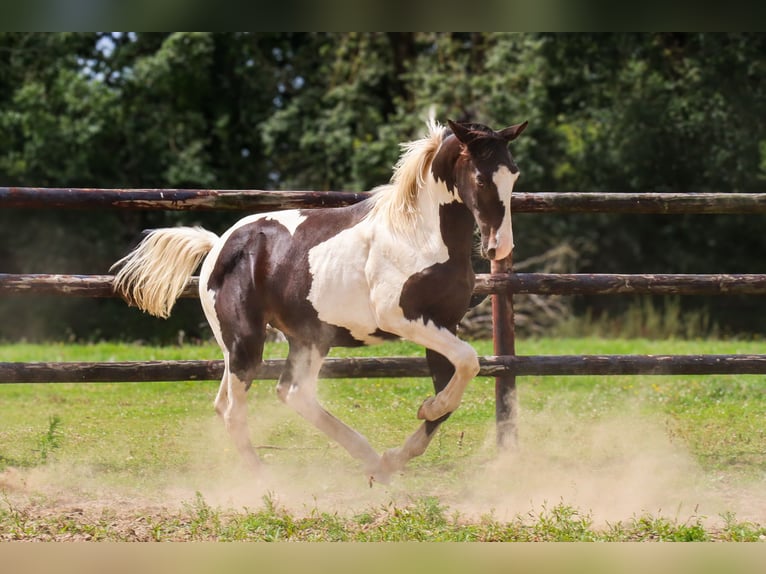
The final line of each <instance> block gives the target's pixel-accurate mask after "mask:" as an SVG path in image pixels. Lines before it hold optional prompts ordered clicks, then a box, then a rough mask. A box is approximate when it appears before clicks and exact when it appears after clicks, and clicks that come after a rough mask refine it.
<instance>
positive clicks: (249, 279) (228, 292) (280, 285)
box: [201, 202, 381, 347]
mask: <svg viewBox="0 0 766 574" xmlns="http://www.w3.org/2000/svg"><path fill="white" fill-rule="evenodd" d="M365 204H366V202H362V203H360V204H355V205H353V206H349V207H345V208H330V209H314V210H291V211H282V212H275V213H267V214H259V215H252V216H248V217H246V218H244V219H242V220H240V221H239V222H238V223H237V224H235V225H234V226H232V228H230V229H229V231H227V232H226V233H225V234H224V235H223V236H222V238H221V241H220V244H219V245H218V246H217V249H216V250H214V252H211V255H210V257H211V261H209V262H206V265H205V269H206V272H207V275H208V276H207V277H204V278H202V281H201V289H203V288H204V289H207V290H208V295H209V296H210V298H211V300H212V301H215V303H214V305H213V306H214V308H215V315H216V319H217V320H218V322H219V323H221V330H222V331H223V332H224V335H225V331H226V330H227V328H233V329H235V330H237V331H243V330H246V329H251V330H252V329H262V328H263V326H264V325H265V323H270V324H272V325H273V326H274V327H277V328H278V329H280V330H282V331H283V332H284V333H285V335H286V336H287V337H288V339H290V338H293V339H297V340H305V341H316V342H317V343H318V344H322V346H328V347H329V346H336V345H343V346H353V345H359V344H366V343H374V342H378V341H379V340H380V339H381V337H379V336H373V333H374V332H375V331H376V329H377V327H376V325H375V324H374V318H373V315H372V313H371V311H370V304H369V289H368V287H367V283H366V280H365V276H364V270H365V264H366V257H367V249H368V248H367V233H366V231H365V225H364V221H365V215H366V214H367V212H368V210H369V206H368V205H365ZM203 283H204V284H203ZM206 313H207V311H206ZM208 315H209V313H208ZM208 318H210V317H208ZM256 324H258V325H256ZM227 325H230V326H231V327H227ZM223 339H224V342H226V340H227V339H228V340H231V339H232V336H229V337H226V336H223ZM227 346H228V344H227Z"/></svg>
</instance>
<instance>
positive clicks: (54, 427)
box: [37, 415, 61, 464]
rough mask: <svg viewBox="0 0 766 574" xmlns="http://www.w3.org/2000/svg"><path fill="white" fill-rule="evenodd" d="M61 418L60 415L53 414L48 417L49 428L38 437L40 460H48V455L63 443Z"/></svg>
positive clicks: (42, 461) (43, 461)
mask: <svg viewBox="0 0 766 574" xmlns="http://www.w3.org/2000/svg"><path fill="white" fill-rule="evenodd" d="M60 426H61V418H60V417H59V416H58V415H52V416H51V417H49V418H48V430H46V431H45V432H44V433H43V434H41V435H40V436H39V437H38V439H37V452H38V453H39V454H40V462H41V463H43V464H45V463H46V462H48V455H50V453H52V452H53V451H54V450H56V449H57V448H59V446H60V445H61V431H60V430H59V427H60Z"/></svg>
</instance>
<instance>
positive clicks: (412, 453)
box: [373, 349, 455, 482]
mask: <svg viewBox="0 0 766 574" xmlns="http://www.w3.org/2000/svg"><path fill="white" fill-rule="evenodd" d="M426 359H427V361H428V367H429V370H430V371H431V378H432V379H433V384H434V391H435V392H436V393H438V392H439V391H441V390H442V389H443V388H444V387H446V386H447V383H449V381H450V379H451V378H452V375H454V374H455V367H454V366H453V365H452V363H450V362H449V360H448V359H447V358H446V357H445V356H444V355H440V354H439V353H437V352H436V351H432V350H431V349H426ZM450 414H451V413H447V414H446V415H444V416H442V417H441V418H439V419H437V420H435V421H426V422H424V423H422V424H421V425H420V426H419V427H418V429H417V430H416V431H415V432H414V433H412V434H411V435H410V436H409V438H407V440H406V441H405V442H404V444H403V445H402V446H400V447H397V448H392V449H389V450H387V451H386V452H384V453H383V456H382V457H381V459H380V466H379V467H378V469H377V470H376V471H375V472H374V473H373V478H374V479H375V480H378V481H380V482H387V481H388V479H389V477H390V476H391V474H392V473H394V472H397V471H399V470H402V469H403V468H404V466H405V465H406V464H407V462H408V461H409V460H410V459H412V458H415V457H416V456H420V455H421V454H423V453H424V452H425V451H426V449H427V448H428V445H429V444H431V440H432V439H433V437H434V435H436V430H437V429H438V428H439V427H440V426H441V424H442V423H443V422H444V421H446V420H447V419H448V418H449V416H450Z"/></svg>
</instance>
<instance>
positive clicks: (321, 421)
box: [277, 346, 380, 470]
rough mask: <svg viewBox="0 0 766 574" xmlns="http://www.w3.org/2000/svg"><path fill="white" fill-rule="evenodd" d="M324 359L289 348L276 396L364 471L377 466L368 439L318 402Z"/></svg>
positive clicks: (313, 352)
mask: <svg viewBox="0 0 766 574" xmlns="http://www.w3.org/2000/svg"><path fill="white" fill-rule="evenodd" d="M323 361H324V355H323V354H322V353H320V352H319V351H318V350H317V348H316V347H297V348H296V347H293V346H291V347H290V352H289V353H288V356H287V360H286V362H285V369H284V371H283V372H282V375H281V376H280V377H279V383H278V384H277V395H278V396H279V398H280V399H281V400H282V401H283V402H284V403H285V404H287V405H288V406H290V407H291V408H293V409H294V410H295V411H296V412H297V413H298V414H300V415H301V416H302V417H303V418H305V419H306V420H307V421H309V422H310V423H311V424H313V425H314V426H315V427H317V428H318V429H319V430H321V431H322V432H323V433H325V434H326V435H327V436H329V437H330V438H331V439H333V440H334V441H335V442H337V443H338V444H340V445H341V446H342V447H343V448H345V449H346V450H347V451H348V452H349V454H351V456H353V457H354V458H357V459H359V460H361V461H362V462H363V463H364V464H365V469H366V470H370V469H372V468H374V467H376V466H377V465H378V462H379V461H380V456H379V455H378V453H377V452H375V450H374V449H373V448H372V447H371V446H370V443H369V442H368V441H367V439H366V438H365V437H364V436H362V435H361V434H359V433H358V432H357V431H355V430H354V429H352V428H351V427H349V426H348V425H346V424H345V423H343V422H341V421H340V420H338V419H337V418H336V417H334V416H333V415H331V414H330V413H329V412H327V411H326V410H325V409H324V408H323V407H322V405H320V404H319V401H318V400H317V381H318V377H319V369H320V368H321V367H322V362H323Z"/></svg>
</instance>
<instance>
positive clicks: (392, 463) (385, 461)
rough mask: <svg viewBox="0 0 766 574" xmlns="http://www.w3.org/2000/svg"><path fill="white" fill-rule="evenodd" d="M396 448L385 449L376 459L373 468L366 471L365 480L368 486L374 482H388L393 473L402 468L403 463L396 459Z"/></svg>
mask: <svg viewBox="0 0 766 574" xmlns="http://www.w3.org/2000/svg"><path fill="white" fill-rule="evenodd" d="M397 454H398V453H397V451H396V449H391V450H387V451H386V452H384V453H383V455H382V456H381V457H380V459H379V460H378V463H377V465H375V467H374V468H373V469H369V470H368V471H367V480H368V482H369V485H370V488H372V485H373V484H375V483H376V482H379V483H380V484H390V483H391V477H392V476H393V474H394V473H395V472H397V471H399V470H401V469H402V467H403V465H402V464H401V462H399V461H398V460H397Z"/></svg>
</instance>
